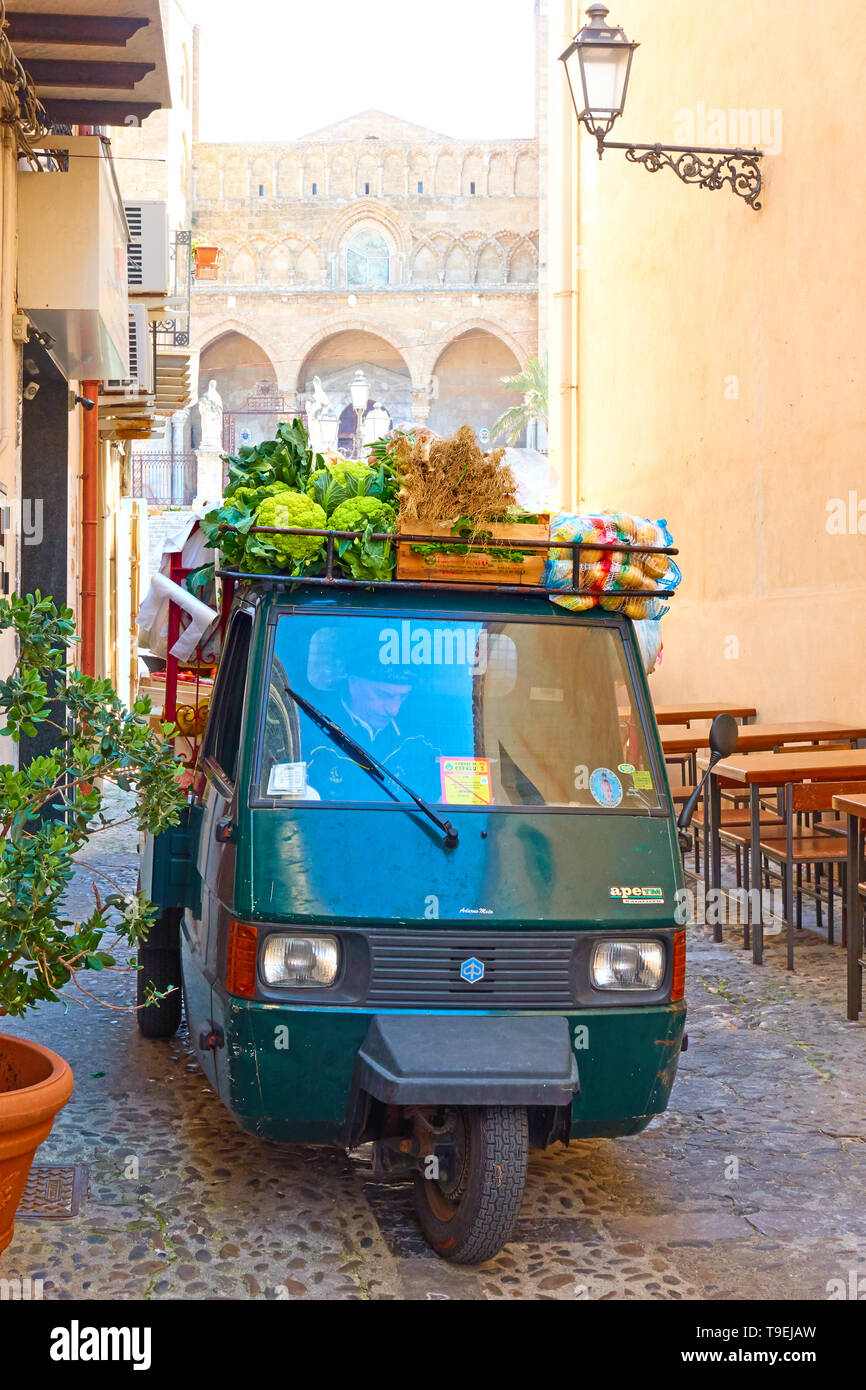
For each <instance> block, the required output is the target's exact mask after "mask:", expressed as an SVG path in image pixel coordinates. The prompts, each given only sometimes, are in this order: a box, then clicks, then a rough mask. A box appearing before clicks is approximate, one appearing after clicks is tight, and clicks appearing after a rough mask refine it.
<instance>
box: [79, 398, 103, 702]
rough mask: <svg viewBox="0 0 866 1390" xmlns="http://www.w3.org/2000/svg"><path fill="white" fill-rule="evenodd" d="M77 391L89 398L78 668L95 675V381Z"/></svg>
mask: <svg viewBox="0 0 866 1390" xmlns="http://www.w3.org/2000/svg"><path fill="white" fill-rule="evenodd" d="M81 393H82V395H84V396H87V397H88V399H90V400H92V401H93V409H92V410H85V411H83V412H82V413H83V416H84V420H83V431H84V433H83V438H82V470H81V669H82V671H83V672H84V674H85V675H86V676H95V675H96V579H97V573H96V571H97V565H96V558H97V549H98V540H99V404H98V402H99V382H98V381H83V382H82V383H81Z"/></svg>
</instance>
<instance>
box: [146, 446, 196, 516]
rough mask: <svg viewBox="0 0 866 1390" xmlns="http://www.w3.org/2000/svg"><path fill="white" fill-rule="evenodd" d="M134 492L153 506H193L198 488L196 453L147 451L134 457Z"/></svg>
mask: <svg viewBox="0 0 866 1390" xmlns="http://www.w3.org/2000/svg"><path fill="white" fill-rule="evenodd" d="M130 486H131V491H130V496H131V497H141V498H143V499H144V501H146V502H149V503H150V504H151V506H156V507H158V506H174V507H189V506H191V505H192V502H193V499H194V497H195V495H196V492H197V491H198V465H197V459H196V456H195V454H194V453H183V454H143V453H134V454H133V455H132V459H131V478H130Z"/></svg>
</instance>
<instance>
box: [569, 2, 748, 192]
mask: <svg viewBox="0 0 866 1390" xmlns="http://www.w3.org/2000/svg"><path fill="white" fill-rule="evenodd" d="M607 15H608V10H607V7H606V6H605V5H590V7H589V9H588V10H587V11H586V16H587V19H588V20H589V23H588V24H585V25H584V26H583V28H582V29H581V31H580V33H579V34H576V35H575V37H574V40H573V41H572V43H571V44H570V45H569V47H568V48H567V49H566V50H565V52H564V53H562V54H560V61H561V62H562V63H564V64H565V71H566V75H567V77H568V85H569V88H570V90H571V99H572V101H573V102H574V109H575V111H576V112H577V119H578V120H579V121H580V122H581V123H582V124H583V125H585V126H586V128H587V130H588V131H589V132H590V134H591V135H593V136H595V141H596V144H597V146H598V157H599V159H601V157H602V155H603V154H604V152H605V150H625V157H626V159H627V160H629V162H630V163H632V164H642V165H643V166H644V168H645V169H648V170H649V172H650V173H651V174H657V173H658V171H659V169H664V168H668V169H673V171H674V173H675V174H676V175H677V177H678V178H680V179H682V181H683V183H695V184H697V185H698V186H699V187H700V188H710V189H717V188H722V187H724V185H725V184H726V183H727V184H730V186H731V189H732V191H733V192H734V193H736V194H737V196H738V197H740V198H744V199H745V201H746V202H747V203H748V204H749V207H751V208H754V209H755V211H757V210H758V209H759V208H760V206H761V204H760V203H759V201H758V198H759V195H760V192H761V185H762V179H761V166H760V162H759V161H760V159H761V157H762V151H761V150H743V149H739V148H737V149H718V148H714V147H712V146H690V145H635V144H631V143H628V142H626V143H623V142H621V141H616V140H608V139H607V136H608V134H609V133H610V130H611V128H612V127H613V124H614V122H615V121H616V120H617V118H618V117H619V116H621V115H622V113H623V108H624V107H625V98H626V93H627V91H628V79H629V75H630V73H631V61H632V58H633V57H634V51H635V49H636V48H637V47H639V45H638V44H636V43H632V42H630V40H629V39H627V38H626V35H625V31H624V30H623V29H618V28H616V27H615V26H614V25H610V24H608V23H607Z"/></svg>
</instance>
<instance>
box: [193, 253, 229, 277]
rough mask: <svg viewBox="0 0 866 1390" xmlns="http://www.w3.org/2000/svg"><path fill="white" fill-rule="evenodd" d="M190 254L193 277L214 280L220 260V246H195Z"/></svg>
mask: <svg viewBox="0 0 866 1390" xmlns="http://www.w3.org/2000/svg"><path fill="white" fill-rule="evenodd" d="M192 254H193V261H194V264H195V278H196V279H197V280H216V278H217V275H218V273H219V266H220V261H221V260H222V249H221V247H219V246H197V247H196V248H195V250H194V251H193V253H192Z"/></svg>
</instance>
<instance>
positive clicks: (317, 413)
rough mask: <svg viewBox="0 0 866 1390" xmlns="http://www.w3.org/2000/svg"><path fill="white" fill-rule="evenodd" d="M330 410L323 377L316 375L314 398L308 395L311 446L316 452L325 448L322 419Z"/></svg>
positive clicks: (314, 379) (308, 424) (308, 422)
mask: <svg viewBox="0 0 866 1390" xmlns="http://www.w3.org/2000/svg"><path fill="white" fill-rule="evenodd" d="M330 410H331V402H330V400H329V399H328V394H327V392H326V391H325V388H324V386H323V385H322V379H321V377H318V376H314V377H313V396H312V399H311V398H310V397H309V396H307V429H308V431H309V435H310V446H311V448H312V449H313V450H314V452H316V453H321V452H322V450H323V449H324V442H323V440H322V427H321V419H322V416H323V415H325V414H328V413H330Z"/></svg>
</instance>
